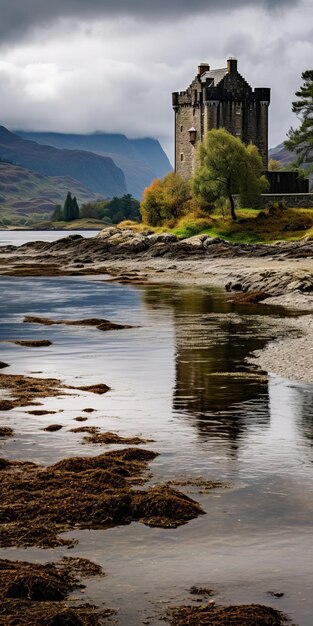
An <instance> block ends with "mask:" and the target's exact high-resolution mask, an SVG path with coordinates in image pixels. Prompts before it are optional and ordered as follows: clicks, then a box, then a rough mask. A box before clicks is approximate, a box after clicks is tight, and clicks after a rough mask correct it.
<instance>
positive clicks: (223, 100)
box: [172, 58, 270, 179]
mask: <svg viewBox="0 0 313 626" xmlns="http://www.w3.org/2000/svg"><path fill="white" fill-rule="evenodd" d="M172 102H173V109H174V112H175V171H176V172H177V174H180V175H181V176H183V177H184V178H187V179H188V178H190V177H191V176H192V174H193V170H194V167H195V149H196V146H197V144H198V143H199V142H200V141H202V139H203V137H204V135H205V133H206V132H207V131H208V130H212V129H213V128H226V130H228V131H229V132H230V133H232V134H233V135H235V136H236V137H240V139H242V141H244V143H246V144H249V143H250V142H252V143H253V144H255V145H256V146H257V147H258V148H259V151H260V154H261V157H262V159H263V163H264V168H265V169H267V167H268V107H269V104H270V89H268V88H266V87H262V88H260V87H258V88H255V89H254V90H253V89H252V88H251V87H250V85H249V84H248V83H247V81H246V80H245V79H244V78H243V77H242V76H241V74H239V72H238V63H237V59H234V58H230V59H228V61H227V67H225V68H222V69H217V70H211V69H210V66H209V65H208V64H207V63H201V64H200V65H199V67H198V72H197V75H196V76H195V78H194V80H193V81H192V83H191V85H190V86H189V87H188V88H187V89H186V91H180V92H174V93H173V94H172Z"/></svg>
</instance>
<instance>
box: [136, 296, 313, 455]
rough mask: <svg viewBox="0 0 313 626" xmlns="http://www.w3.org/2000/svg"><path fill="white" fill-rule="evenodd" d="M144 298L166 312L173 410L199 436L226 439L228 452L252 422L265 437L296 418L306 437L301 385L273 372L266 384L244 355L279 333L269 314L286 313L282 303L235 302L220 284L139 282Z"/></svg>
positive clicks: (311, 417)
mask: <svg viewBox="0 0 313 626" xmlns="http://www.w3.org/2000/svg"><path fill="white" fill-rule="evenodd" d="M144 299H145V304H146V306H148V307H150V308H158V307H160V304H162V306H166V307H168V308H169V309H170V310H171V313H172V319H173V324H174V327H175V372H176V377H175V378H176V380H175V386H174V391H173V409H174V411H175V412H176V413H178V414H183V415H186V416H188V417H189V418H191V419H192V422H193V423H194V424H195V425H196V427H197V431H198V434H199V435H200V437H203V438H211V439H212V438H217V439H218V445H220V444H221V443H224V444H225V443H227V445H226V449H227V450H228V453H229V454H230V456H234V457H236V456H237V452H238V447H239V445H240V442H241V443H244V435H245V433H246V432H247V431H249V430H251V428H253V427H257V428H258V430H260V429H261V430H263V429H267V430H268V432H269V435H268V436H269V437H271V434H272V432H275V428H278V430H279V432H280V433H281V429H282V428H283V431H284V433H286V432H287V431H288V429H289V428H291V424H292V425H293V430H294V429H295V428H296V426H295V424H297V426H298V427H300V428H302V429H303V434H304V435H305V436H306V437H309V438H310V439H311V440H312V439H313V412H312V411H313V410H312V409H311V407H312V402H311V399H312V390H311V389H312V388H311V386H308V389H309V390H310V391H308V395H309V397H308V396H307V395H306V394H305V393H304V390H303V386H302V385H299V386H298V387H297V386H296V385H295V386H291V385H290V381H284V380H282V379H273V378H271V379H270V381H269V383H268V381H267V378H266V376H265V375H264V376H263V375H262V372H259V370H257V368H255V367H254V366H251V365H249V364H248V363H247V361H246V359H247V357H249V356H250V355H251V353H252V352H254V351H255V350H259V349H261V348H262V347H264V345H265V344H266V343H267V342H268V341H269V340H273V339H277V338H279V337H282V336H284V333H285V331H283V330H282V327H280V326H279V324H275V318H276V319H277V318H279V317H281V316H287V315H288V312H287V311H286V310H285V309H283V308H282V307H271V308H269V307H267V306H262V305H261V306H260V305H258V306H257V307H256V306H255V305H238V304H237V305H235V304H234V303H232V302H229V301H227V299H225V296H224V294H221V291H220V290H214V289H210V290H208V289H200V288H194V289H193V288H180V289H179V288H176V289H173V288H172V289H170V288H168V289H166V290H163V292H161V293H160V290H159V289H158V290H156V289H153V288H147V289H146V290H145V292H144ZM269 313H271V317H268V314H269ZM278 380H279V382H278ZM282 399H283V402H282ZM278 407H279V411H278ZM282 407H284V408H282ZM285 407H286V408H285ZM277 411H278V412H277ZM282 411H283V414H284V415H282ZM274 417H275V419H274V420H273V418H274ZM281 418H283V425H282V422H281ZM277 419H278V423H279V424H278V426H277ZM273 429H274V430H273ZM293 434H294V433H293ZM223 447H225V446H223Z"/></svg>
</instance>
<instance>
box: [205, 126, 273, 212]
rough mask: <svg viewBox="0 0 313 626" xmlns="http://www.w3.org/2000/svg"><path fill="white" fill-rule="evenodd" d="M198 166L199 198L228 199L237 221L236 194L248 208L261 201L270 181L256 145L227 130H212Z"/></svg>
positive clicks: (209, 199)
mask: <svg viewBox="0 0 313 626" xmlns="http://www.w3.org/2000/svg"><path fill="white" fill-rule="evenodd" d="M197 159H198V166H197V168H196V171H195V175H194V178H193V190H194V193H195V195H196V196H198V197H200V198H201V199H203V200H205V201H206V202H212V199H217V198H219V199H220V198H222V199H227V200H228V201H229V205H230V213H231V218H232V220H233V221H235V220H236V219H237V216H236V212H235V200H234V195H235V194H239V195H240V199H241V201H243V202H244V204H245V205H246V201H247V199H248V197H249V203H250V202H252V201H253V204H255V203H256V202H257V199H258V198H259V196H260V195H261V193H262V191H263V190H264V189H266V188H267V186H268V182H267V180H266V178H265V176H263V175H262V171H263V163H262V159H261V157H260V155H259V152H258V149H257V147H256V146H254V145H252V144H250V145H249V146H245V144H244V143H243V142H242V141H241V139H240V138H239V137H234V136H233V135H231V134H230V133H229V132H228V131H227V130H225V129H224V128H220V129H217V130H216V129H214V130H210V131H209V132H208V133H207V134H206V136H205V137H204V140H203V142H202V143H201V144H200V145H199V148H198V155H197Z"/></svg>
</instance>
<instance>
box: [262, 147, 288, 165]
mask: <svg viewBox="0 0 313 626" xmlns="http://www.w3.org/2000/svg"><path fill="white" fill-rule="evenodd" d="M268 156H269V158H270V159H275V161H279V162H280V163H282V164H283V165H287V164H288V163H291V161H294V160H295V155H294V154H292V152H289V150H287V148H285V146H284V144H283V143H279V144H278V146H275V148H270V150H269V151H268Z"/></svg>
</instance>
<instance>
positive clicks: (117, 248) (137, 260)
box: [0, 227, 313, 382]
mask: <svg viewBox="0 0 313 626" xmlns="http://www.w3.org/2000/svg"><path fill="white" fill-rule="evenodd" d="M0 275H6V276H81V275H82V276H90V277H96V278H97V279H104V278H105V279H108V280H116V281H119V282H123V283H129V284H133V285H144V284H150V283H160V284H164V283H165V284H193V285H203V286H209V285H212V286H213V285H216V286H219V287H222V288H224V289H226V291H227V292H229V294H230V298H231V297H233V296H237V295H238V294H239V295H240V294H249V293H250V292H252V293H255V294H258V298H257V300H256V301H257V302H259V301H262V303H264V304H268V305H280V306H284V307H288V308H291V309H293V310H294V311H295V312H298V313H299V314H300V313H305V316H301V317H300V318H299V317H298V318H297V319H296V320H295V319H293V320H290V319H288V318H287V317H286V318H285V320H284V321H283V322H282V323H284V324H286V330H288V329H289V328H290V327H293V328H296V329H297V330H298V331H299V338H294V337H293V338H292V339H290V338H288V339H286V340H284V341H282V342H279V343H274V344H272V345H270V346H269V347H267V348H266V350H264V351H262V352H261V353H260V354H258V355H256V362H257V363H258V364H259V365H260V367H262V368H263V369H265V370H267V371H269V372H271V373H275V374H278V375H281V376H286V377H288V378H292V379H296V380H304V381H307V382H313V358H312V352H311V351H310V349H309V346H310V341H311V340H312V338H313V241H312V240H310V239H302V240H301V241H298V242H289V243H286V242H281V243H276V244H271V245H265V244H239V243H230V242H226V241H224V240H222V239H219V238H212V237H208V236H207V235H197V236H194V237H190V238H187V239H183V240H179V239H178V238H177V237H176V236H175V235H173V234H170V233H162V234H156V233H151V232H149V231H147V232H144V233H134V232H133V231H131V230H121V229H118V228H115V227H108V228H105V229H103V230H102V231H100V232H99V233H98V234H97V235H96V236H95V237H91V238H84V237H82V236H81V235H69V236H68V237H65V238H63V239H59V240H57V241H54V242H50V243H47V242H44V241H36V242H30V243H27V244H24V245H22V246H19V247H15V246H12V245H10V246H3V247H1V248H0ZM310 313H311V314H312V315H310ZM291 356H292V358H291Z"/></svg>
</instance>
